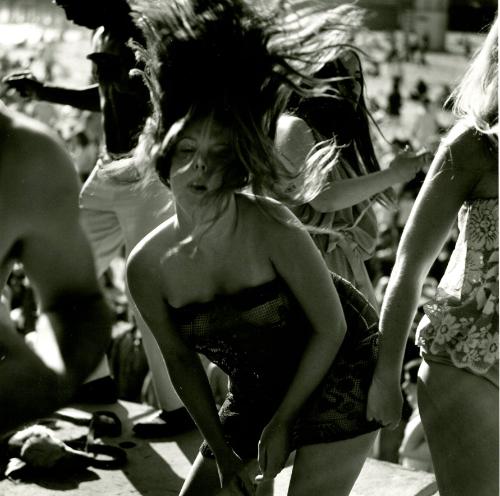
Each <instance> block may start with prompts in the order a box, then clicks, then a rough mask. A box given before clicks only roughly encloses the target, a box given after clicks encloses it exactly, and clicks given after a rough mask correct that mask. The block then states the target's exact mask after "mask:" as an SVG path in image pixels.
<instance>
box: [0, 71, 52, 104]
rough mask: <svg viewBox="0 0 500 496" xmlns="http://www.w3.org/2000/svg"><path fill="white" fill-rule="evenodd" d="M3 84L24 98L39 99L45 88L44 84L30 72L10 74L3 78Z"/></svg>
mask: <svg viewBox="0 0 500 496" xmlns="http://www.w3.org/2000/svg"><path fill="white" fill-rule="evenodd" d="M2 82H3V83H4V84H6V85H7V86H8V87H9V88H12V89H14V90H16V91H17V92H18V93H19V94H20V95H21V96H22V97H24V98H34V99H38V98H39V97H40V92H41V89H42V88H43V83H42V82H41V81H39V80H38V79H37V78H36V77H35V76H34V75H33V74H32V73H31V72H29V71H25V72H16V73H14V74H10V75H9V76H6V77H5V78H3V80H2Z"/></svg>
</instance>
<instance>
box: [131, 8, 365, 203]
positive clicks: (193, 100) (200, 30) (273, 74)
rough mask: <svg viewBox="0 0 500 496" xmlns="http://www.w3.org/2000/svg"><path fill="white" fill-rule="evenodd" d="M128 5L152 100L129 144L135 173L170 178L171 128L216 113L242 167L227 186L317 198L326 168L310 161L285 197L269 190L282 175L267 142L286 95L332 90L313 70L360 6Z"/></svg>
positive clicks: (340, 42) (348, 31) (347, 34)
mask: <svg viewBox="0 0 500 496" xmlns="http://www.w3.org/2000/svg"><path fill="white" fill-rule="evenodd" d="M133 8H134V12H135V14H134V15H135V19H136V23H137V25H138V26H139V27H140V28H141V30H142V32H143V33H144V38H145V40H146V44H145V46H139V45H135V48H136V54H137V57H138V58H139V59H140V60H141V61H142V62H143V63H144V66H145V69H144V71H143V73H142V75H143V77H144V79H145V81H146V84H147V85H148V88H149V91H150V95H151V103H152V114H151V116H150V117H149V119H148V121H147V123H146V126H145V129H144V131H143V133H142V135H141V137H140V139H139V145H138V148H137V150H136V156H137V160H136V163H137V164H138V166H139V167H144V168H145V170H144V171H143V172H144V173H145V174H148V172H149V173H150V172H151V171H155V170H156V172H157V173H158V174H159V175H160V177H161V178H162V179H163V180H164V181H165V182H167V183H168V174H169V167H170V165H169V160H168V157H167V156H166V155H165V152H167V151H168V149H169V148H171V143H172V140H175V136H176V134H178V132H175V130H174V128H175V127H178V125H177V126H174V128H172V126H173V124H174V123H179V122H181V124H180V125H181V126H182V122H184V123H187V122H188V121H189V119H190V118H197V117H204V116H205V117H206V116H216V117H221V118H222V119H223V120H224V121H225V124H228V125H229V128H230V129H231V132H232V135H233V148H234V151H235V154H236V158H237V160H236V161H235V162H238V164H240V167H241V168H242V169H244V170H242V172H241V174H240V176H241V177H240V179H241V180H240V182H239V183H238V181H236V182H233V183H232V184H233V186H234V184H240V186H243V187H245V186H250V187H251V188H252V191H253V192H254V193H255V194H257V195H264V196H270V195H271V196H275V197H278V198H279V199H282V200H285V201H287V202H289V203H294V202H296V203H303V202H304V201H308V200H309V199H311V198H313V197H314V196H316V195H317V194H318V192H319V191H320V190H321V188H322V186H323V183H324V180H325V178H326V175H327V172H328V170H321V169H318V168H316V167H315V168H314V169H311V170H310V171H308V170H303V171H300V174H303V177H305V178H307V181H306V183H305V186H304V188H303V189H302V190H301V191H298V192H294V193H293V196H287V197H286V198H283V193H282V192H281V191H276V190H275V187H276V184H277V183H278V182H279V181H280V180H281V179H282V178H283V177H290V173H289V172H287V169H286V167H284V166H283V164H282V162H281V158H280V157H279V155H278V153H277V152H276V150H275V147H274V134H275V128H276V122H277V118H278V116H279V115H280V113H281V112H282V110H283V107H284V105H285V103H286V100H287V98H288V96H289V94H290V93H291V92H292V91H294V92H296V93H298V94H299V95H302V96H304V97H312V96H319V95H322V94H328V93H329V91H331V90H329V88H330V84H329V83H330V81H329V80H325V79H320V78H317V77H315V73H316V72H317V70H318V68H319V67H321V66H322V65H323V63H324V61H325V60H327V59H331V57H332V52H334V51H335V50H337V49H339V48H340V47H342V46H346V45H348V43H349V40H350V39H351V37H352V34H353V31H354V29H357V28H358V27H359V25H360V19H361V11H360V9H358V8H357V7H356V6H354V5H352V4H341V5H339V4H337V5H335V4H333V5H332V3H331V2H326V1H321V0H316V1H313V0H309V1H307V2H294V3H292V2H287V1H284V0H274V1H272V2H271V1H270V2H268V3H267V2H263V1H257V0H253V1H248V2H247V1H244V0H136V1H135V2H134V7H133ZM171 128H172V129H171ZM167 155H168V153H167ZM304 167H305V168H307V165H305V166H304ZM222 188H224V184H223V186H222ZM226 189H227V187H226ZM280 195H281V198H280Z"/></svg>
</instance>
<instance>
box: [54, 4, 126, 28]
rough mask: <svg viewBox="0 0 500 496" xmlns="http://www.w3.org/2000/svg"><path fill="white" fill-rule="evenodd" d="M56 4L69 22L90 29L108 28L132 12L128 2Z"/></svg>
mask: <svg viewBox="0 0 500 496" xmlns="http://www.w3.org/2000/svg"><path fill="white" fill-rule="evenodd" d="M54 3H55V4H56V5H58V6H59V7H61V8H63V9H64V12H65V13H66V17H67V18H68V20H70V21H73V22H74V23H75V24H78V25H79V26H84V27H86V28H89V29H96V28H98V27H99V26H108V25H110V24H112V23H114V22H115V20H116V19H118V18H122V16H123V15H124V14H126V15H128V14H129V12H130V7H129V5H128V3H127V2H126V0H105V1H103V0H54Z"/></svg>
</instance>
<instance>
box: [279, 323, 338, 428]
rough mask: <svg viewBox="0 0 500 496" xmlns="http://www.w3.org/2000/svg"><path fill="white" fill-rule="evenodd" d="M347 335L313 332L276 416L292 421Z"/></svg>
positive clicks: (285, 420)
mask: <svg viewBox="0 0 500 496" xmlns="http://www.w3.org/2000/svg"><path fill="white" fill-rule="evenodd" d="M344 336H345V328H344V330H343V332H338V333H337V334H336V335H335V336H333V337H332V336H331V335H328V336H325V335H324V334H323V335H322V334H313V335H312V337H311V338H310V340H309V342H308V344H307V346H306V348H305V350H304V353H303V355H302V359H301V360H300V363H299V366H298V368H297V372H296V374H295V377H294V378H293V380H292V383H291V384H290V387H289V388H288V391H287V393H286V395H285V397H284V399H283V401H282V402H281V405H280V406H279V408H278V410H277V411H276V413H275V415H274V417H275V419H279V420H281V421H283V422H285V423H289V422H292V421H293V419H294V418H295V417H296V415H297V414H298V413H299V411H300V409H301V408H302V406H303V405H304V403H305V402H306V400H307V399H308V398H309V396H310V395H311V393H312V392H313V391H314V390H315V389H316V387H317V386H318V385H319V383H320V382H321V381H322V380H323V378H324V377H325V375H326V373H327V371H328V369H329V368H330V366H331V364H332V363H333V360H334V359H335V356H336V355H337V352H338V350H339V348H340V345H341V344H342V341H343V338H344Z"/></svg>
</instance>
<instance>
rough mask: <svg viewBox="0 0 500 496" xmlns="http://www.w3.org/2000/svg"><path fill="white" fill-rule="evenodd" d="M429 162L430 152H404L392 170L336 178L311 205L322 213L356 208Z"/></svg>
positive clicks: (413, 175) (401, 181)
mask: <svg viewBox="0 0 500 496" xmlns="http://www.w3.org/2000/svg"><path fill="white" fill-rule="evenodd" d="M428 161H430V160H429V154H428V152H426V151H422V152H419V153H414V152H402V153H400V154H399V155H397V156H396V157H395V158H394V160H393V161H392V162H391V164H390V166H389V168H388V169H384V170H381V171H378V172H371V173H369V174H365V175H364V176H359V177H354V178H350V179H341V180H338V181H332V182H331V183H329V184H328V185H327V186H326V188H325V189H324V190H323V191H322V192H321V193H320V194H319V195H318V196H316V198H314V200H312V201H311V205H312V206H313V207H314V208H315V209H316V210H318V211H319V212H335V211H337V210H342V209H343V208H348V207H353V206H354V205H357V204H358V203H360V202H362V201H365V200H368V199H370V198H372V197H373V196H375V195H377V194H379V193H382V192H383V191H385V190H386V189H388V188H390V187H391V186H394V185H395V184H400V183H407V182H408V181H410V180H411V179H413V178H414V177H415V175H416V174H417V172H418V171H419V170H421V169H422V168H423V167H424V166H425V165H426V164H427V163H428Z"/></svg>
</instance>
